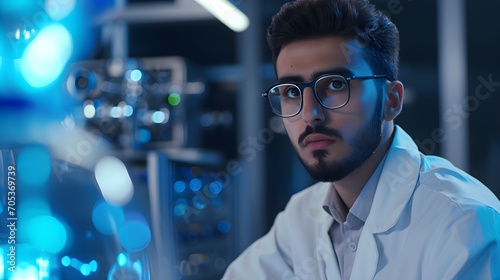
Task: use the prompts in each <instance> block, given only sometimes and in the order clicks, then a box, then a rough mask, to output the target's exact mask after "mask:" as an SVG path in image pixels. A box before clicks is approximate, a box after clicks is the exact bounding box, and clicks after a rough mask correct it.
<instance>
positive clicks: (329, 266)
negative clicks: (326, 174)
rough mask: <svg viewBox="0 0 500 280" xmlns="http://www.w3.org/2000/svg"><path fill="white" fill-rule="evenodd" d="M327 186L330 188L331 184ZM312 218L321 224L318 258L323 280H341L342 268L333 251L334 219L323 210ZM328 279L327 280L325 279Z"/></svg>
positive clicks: (319, 210)
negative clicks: (331, 230)
mask: <svg viewBox="0 0 500 280" xmlns="http://www.w3.org/2000/svg"><path fill="white" fill-rule="evenodd" d="M325 184H328V186H325V188H329V187H330V184H329V183H325ZM311 214H312V215H311V216H312V217H313V218H314V219H315V220H316V221H317V222H318V223H319V241H318V242H319V243H318V244H317V250H316V251H317V254H318V256H317V258H318V260H321V261H320V262H319V269H320V271H324V272H325V273H324V274H323V273H320V276H321V277H322V278H321V280H323V279H324V280H326V279H328V280H331V279H333V280H335V279H341V277H340V268H339V265H338V261H337V256H336V255H335V252H334V251H333V245H332V241H331V240H330V235H329V230H330V227H331V226H332V223H333V217H332V216H330V215H328V214H327V213H326V212H325V211H324V210H323V209H314V211H311ZM323 277H326V278H323Z"/></svg>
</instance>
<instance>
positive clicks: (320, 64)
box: [276, 37, 382, 182]
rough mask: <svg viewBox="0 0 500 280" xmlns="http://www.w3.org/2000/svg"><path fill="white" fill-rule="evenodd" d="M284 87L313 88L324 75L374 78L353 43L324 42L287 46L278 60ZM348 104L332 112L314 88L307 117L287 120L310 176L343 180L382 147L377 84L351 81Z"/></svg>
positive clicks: (306, 102) (307, 97)
mask: <svg viewBox="0 0 500 280" xmlns="http://www.w3.org/2000/svg"><path fill="white" fill-rule="evenodd" d="M276 72H277V75H278V79H279V80H280V81H287V82H309V81H312V80H314V79H316V78H317V77H318V76H321V75H322V74H325V73H330V74H342V75H344V76H352V75H356V76H369V75H373V74H380V73H372V70H371V68H370V66H369V65H368V63H367V62H366V61H365V60H364V59H363V57H362V46H360V45H359V43H356V42H355V41H353V40H349V39H345V38H339V37H323V38H318V39H308V40H302V41H296V42H293V43H290V44H288V45H286V46H285V47H284V48H283V49H282V50H281V52H280V54H279V55H278V58H277V61H276ZM350 86H351V95H350V100H349V102H348V103H347V104H346V105H345V106H344V107H342V108H339V109H335V110H328V109H325V108H323V107H321V105H320V104H319V103H318V101H317V99H316V98H315V96H314V93H313V90H312V89H311V88H306V89H304V92H303V108H302V111H301V112H300V113H299V114H298V115H297V116H294V117H291V118H285V119H283V123H284V125H285V128H286V130H287V133H288V136H289V137H290V140H291V142H292V145H293V146H294V148H295V150H296V152H297V154H298V155H299V157H300V159H301V161H302V163H303V164H304V166H305V167H306V169H307V170H308V172H309V173H310V174H311V176H312V177H313V178H315V179H317V180H320V181H330V182H333V181H337V180H341V179H343V178H344V177H345V176H347V175H348V174H350V173H351V172H352V171H353V170H355V169H357V168H358V167H360V166H361V165H362V164H363V163H364V162H365V161H366V159H368V158H369V157H370V156H371V155H372V154H373V152H374V151H375V149H376V148H377V146H378V145H379V144H380V138H381V123H382V116H381V114H382V111H381V110H382V97H381V94H380V93H378V92H377V87H376V85H375V80H352V81H351V82H350Z"/></svg>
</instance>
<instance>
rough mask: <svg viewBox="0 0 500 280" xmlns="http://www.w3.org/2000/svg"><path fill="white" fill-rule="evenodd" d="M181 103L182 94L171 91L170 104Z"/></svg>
mask: <svg viewBox="0 0 500 280" xmlns="http://www.w3.org/2000/svg"><path fill="white" fill-rule="evenodd" d="M180 103H181V96H180V94H178V93H171V94H170V95H169V96H168V104H170V105H172V106H177V105H179V104H180Z"/></svg>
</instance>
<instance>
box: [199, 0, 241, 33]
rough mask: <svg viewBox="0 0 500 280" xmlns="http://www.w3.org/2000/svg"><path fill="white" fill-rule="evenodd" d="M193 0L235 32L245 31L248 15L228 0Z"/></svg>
mask: <svg viewBox="0 0 500 280" xmlns="http://www.w3.org/2000/svg"><path fill="white" fill-rule="evenodd" d="M195 1H196V2H197V3H198V4H200V5H201V6H202V7H203V8H205V9H206V10H207V11H209V12H210V13H211V14H212V15H213V16H214V17H216V18H217V19H218V20H220V21H221V22H222V23H224V24H225V25H226V26H227V27H229V28H231V30H233V31H235V32H242V31H245V30H246V29H247V28H248V25H250V20H249V19H248V17H247V16H246V15H245V14H244V13H243V12H242V11H240V10H239V9H238V8H236V7H235V6H234V5H233V4H232V3H231V2H229V1H228V0H195Z"/></svg>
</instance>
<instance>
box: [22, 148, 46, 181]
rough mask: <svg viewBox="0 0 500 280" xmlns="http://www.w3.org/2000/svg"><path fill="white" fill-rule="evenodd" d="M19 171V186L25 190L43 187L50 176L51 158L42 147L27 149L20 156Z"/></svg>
mask: <svg viewBox="0 0 500 280" xmlns="http://www.w3.org/2000/svg"><path fill="white" fill-rule="evenodd" d="M17 169H18V172H17V174H18V179H19V185H22V186H23V187H25V188H26V187H32V188H33V187H35V188H37V187H40V186H43V185H44V184H45V183H46V182H47V181H48V179H49V176H50V169H51V165H50V156H49V154H48V153H47V151H46V150H45V149H44V148H42V147H38V146H31V147H26V148H24V149H23V150H21V153H20V154H19V156H18V159H17Z"/></svg>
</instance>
